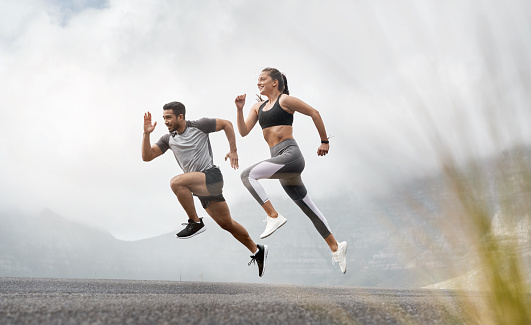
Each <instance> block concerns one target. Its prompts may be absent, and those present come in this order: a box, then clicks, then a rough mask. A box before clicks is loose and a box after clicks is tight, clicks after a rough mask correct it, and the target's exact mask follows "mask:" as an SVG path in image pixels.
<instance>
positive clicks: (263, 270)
mask: <svg viewBox="0 0 531 325" xmlns="http://www.w3.org/2000/svg"><path fill="white" fill-rule="evenodd" d="M277 229H278V228H277ZM268 252H269V247H268V246H267V245H264V263H263V264H262V274H259V276H260V277H263V276H264V273H265V269H266V260H267V253H268Z"/></svg>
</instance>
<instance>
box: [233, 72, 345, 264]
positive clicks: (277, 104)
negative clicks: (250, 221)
mask: <svg viewBox="0 0 531 325" xmlns="http://www.w3.org/2000/svg"><path fill="white" fill-rule="evenodd" d="M257 85H258V90H259V91H260V95H262V96H266V97H267V100H261V98H260V101H259V102H257V103H255V104H254V105H253V106H252V107H251V110H250V111H249V115H248V116H247V119H244V117H243V107H244V105H245V97H246V96H245V95H239V96H237V97H236V99H235V101H234V102H235V104H236V109H237V115H236V119H237V123H238V130H239V131H240V135H241V136H242V137H245V136H246V135H248V134H249V132H251V130H252V129H253V127H254V126H255V125H256V122H258V123H259V124H260V126H261V128H262V133H263V135H264V140H265V141H266V142H267V144H268V145H269V148H270V154H271V158H270V159H267V160H264V161H261V162H258V163H256V164H254V165H252V166H250V167H248V168H247V169H245V170H244V171H243V172H242V174H241V179H242V182H243V184H244V185H245V187H246V188H247V189H248V190H249V192H250V193H251V195H252V196H253V197H254V199H255V200H256V201H257V202H258V203H259V204H260V205H261V206H262V208H263V209H264V211H265V213H266V214H267V218H266V221H267V226H266V229H265V230H264V232H263V233H262V234H261V235H260V238H266V237H268V236H270V235H272V234H273V233H274V232H275V231H276V230H277V229H278V228H280V227H282V226H283V225H284V224H285V223H286V222H287V219H286V218H285V217H284V216H282V215H281V214H279V213H278V212H277V211H276V209H275V208H274V207H273V204H272V203H271V200H270V199H269V197H268V195H267V194H266V192H265V190H264V188H263V187H262V185H260V183H259V182H258V181H259V180H261V179H279V180H280V184H281V185H282V187H283V188H284V190H285V191H286V193H287V194H288V195H289V197H290V198H291V199H292V200H293V201H294V202H295V203H296V204H297V205H298V206H299V207H300V208H301V210H302V211H303V212H304V213H305V214H306V215H307V216H308V218H310V220H311V221H312V223H313V225H314V226H315V228H316V229H317V231H318V232H319V234H320V235H321V236H322V237H323V238H324V240H325V241H326V243H327V244H328V246H329V247H330V250H331V251H332V263H334V262H337V263H338V264H339V266H340V269H341V272H342V273H345V272H347V257H346V255H347V242H346V241H343V242H341V243H338V242H337V241H336V239H335V237H334V235H333V234H332V231H331V230H330V227H329V226H328V221H327V220H326V218H325V216H324V215H323V214H322V213H321V211H319V209H318V208H317V207H316V206H315V204H314V203H313V201H312V199H311V198H310V196H309V195H308V191H307V189H306V186H305V185H304V183H303V182H302V178H301V173H302V171H303V170H304V166H305V163H304V157H303V155H302V153H301V151H300V149H299V146H298V145H297V142H296V141H295V139H294V138H293V115H294V114H295V112H299V113H302V114H303V115H307V116H310V117H311V118H312V120H313V122H314V124H315V127H316V128H317V132H318V134H319V137H320V138H321V143H320V145H319V148H318V149H317V155H318V156H325V155H326V154H327V153H328V150H329V141H328V136H327V134H326V130H325V126H324V123H323V120H322V119H321V115H320V114H319V112H318V111H317V110H316V109H314V108H313V107H311V106H310V105H308V104H306V103H305V102H303V101H302V100H300V99H298V98H296V97H293V96H290V95H289V90H288V80H287V78H286V76H285V75H284V74H283V73H281V72H280V71H278V70H277V69H275V68H265V69H264V70H262V73H261V74H260V76H259V77H258V84H257Z"/></svg>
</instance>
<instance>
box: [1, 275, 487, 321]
mask: <svg viewBox="0 0 531 325" xmlns="http://www.w3.org/2000/svg"><path fill="white" fill-rule="evenodd" d="M474 296H475V295H474V294H472V295H471V297H472V298H474ZM476 297H477V298H479V297H480V294H476ZM460 301H462V300H461V299H459V296H458V295H457V294H456V293H454V292H446V291H430V290H414V291H412V290H386V289H372V288H351V287H322V286H292V285H271V284H244V283H211V282H170V281H132V280H86V279H34V278H0V324H290V325H292V324H459V323H463V319H462V307H463V306H461V304H462V302H460Z"/></svg>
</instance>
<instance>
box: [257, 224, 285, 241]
mask: <svg viewBox="0 0 531 325" xmlns="http://www.w3.org/2000/svg"><path fill="white" fill-rule="evenodd" d="M286 222H288V219H284V222H283V223H281V224H280V225H279V226H278V227H276V228H275V229H273V231H272V232H270V233H269V234H267V235H264V234H261V235H260V239H264V238H267V237H269V236H271V235H272V234H273V233H274V232H275V231H277V230H278V229H279V228H280V227H282V226H283V225H285V224H286Z"/></svg>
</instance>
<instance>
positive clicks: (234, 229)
mask: <svg viewBox="0 0 531 325" xmlns="http://www.w3.org/2000/svg"><path fill="white" fill-rule="evenodd" d="M206 211H207V212H208V214H209V215H210V216H211V217H212V219H214V221H216V223H217V224H218V225H219V226H220V227H221V228H222V229H224V230H226V231H228V232H230V233H231V234H232V235H233V236H234V238H236V239H237V240H238V241H239V242H240V243H242V244H243V245H244V246H245V247H247V248H248V249H249V250H250V251H251V253H253V254H254V253H255V252H256V251H257V246H256V243H255V242H254V241H253V240H252V239H251V237H250V236H249V233H248V232H247V230H246V229H245V228H244V227H243V226H242V225H240V224H239V223H238V222H236V221H235V220H234V219H232V217H231V216H230V211H229V206H228V205H227V202H225V201H223V202H216V201H211V202H210V205H209V206H208V208H207V209H206Z"/></svg>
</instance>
